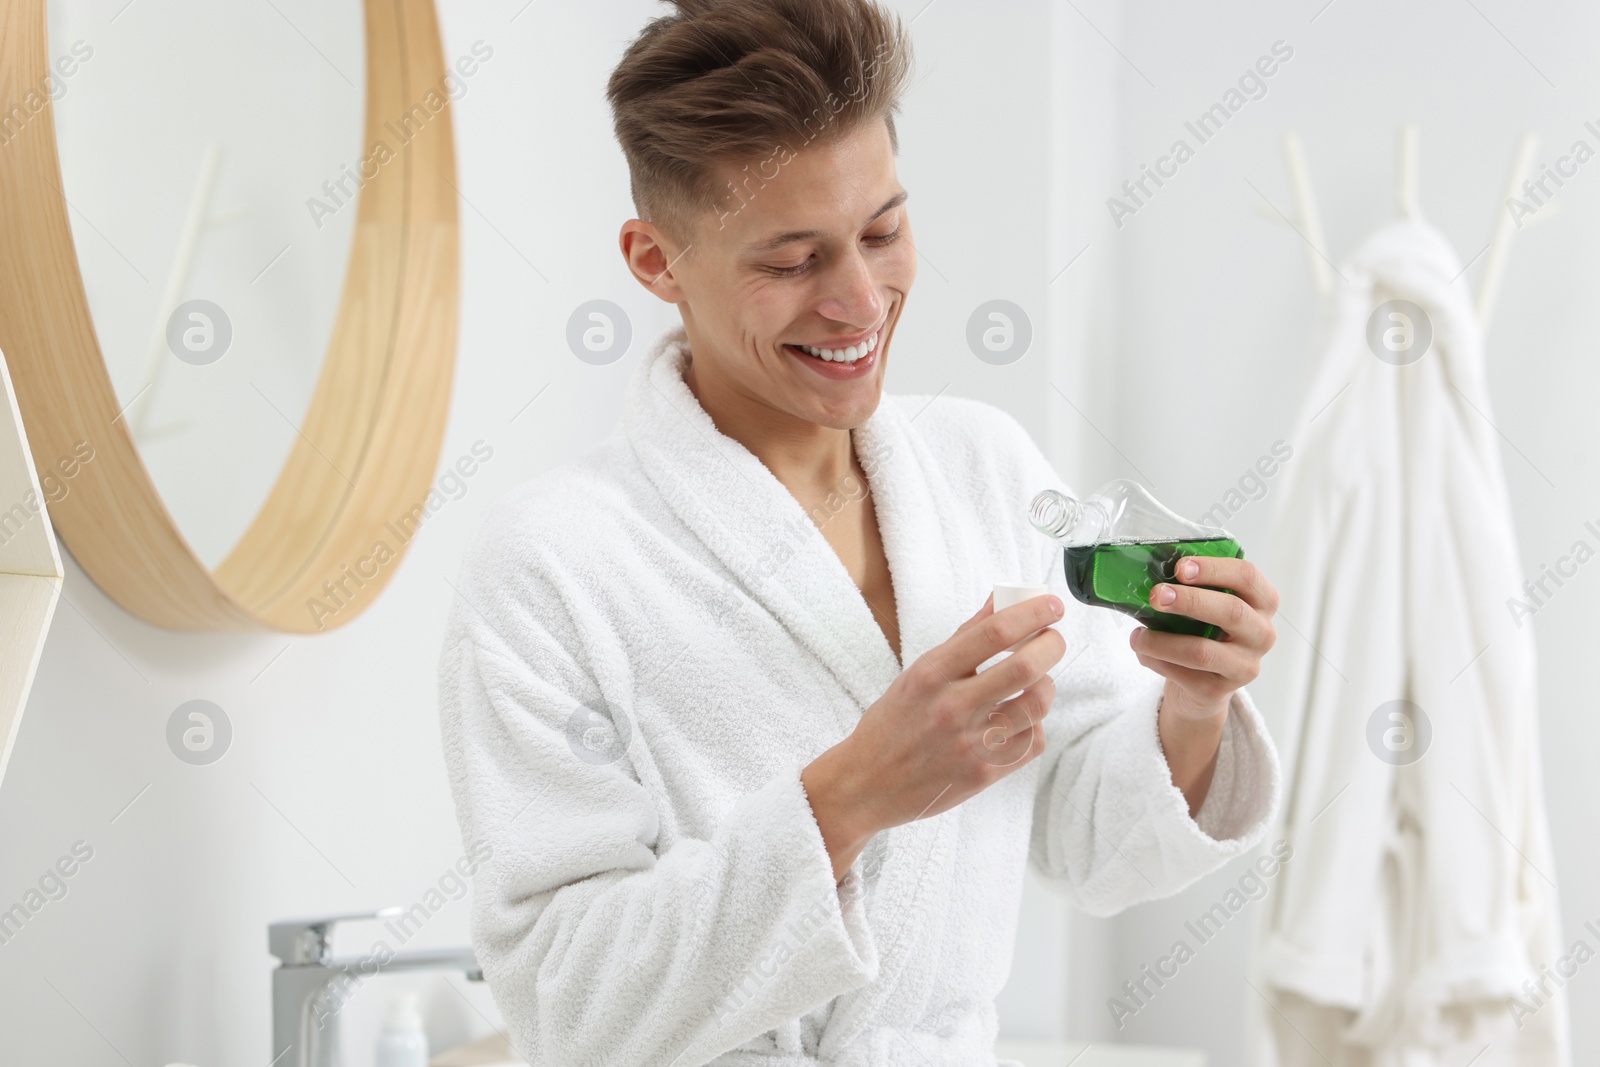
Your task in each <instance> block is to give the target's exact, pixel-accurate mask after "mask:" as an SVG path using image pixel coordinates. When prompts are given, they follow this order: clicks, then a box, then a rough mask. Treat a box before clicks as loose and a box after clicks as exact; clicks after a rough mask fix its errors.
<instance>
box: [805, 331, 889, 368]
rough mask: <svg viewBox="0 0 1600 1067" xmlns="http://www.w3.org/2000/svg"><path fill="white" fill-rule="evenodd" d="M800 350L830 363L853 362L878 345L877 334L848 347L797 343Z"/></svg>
mask: <svg viewBox="0 0 1600 1067" xmlns="http://www.w3.org/2000/svg"><path fill="white" fill-rule="evenodd" d="M796 347H797V348H799V349H800V350H801V351H802V352H808V353H810V354H811V355H813V356H816V357H817V358H818V359H825V360H827V361H828V362H830V363H854V362H855V361H856V360H858V359H860V358H861V357H862V356H865V355H866V354H867V353H869V352H871V351H872V350H873V349H874V348H877V347H878V335H877V334H873V335H872V336H871V337H869V338H867V339H866V340H865V341H863V342H862V343H861V344H859V345H851V346H850V347H849V348H818V347H817V346H815V345H797V346H796Z"/></svg>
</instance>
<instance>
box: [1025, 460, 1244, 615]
mask: <svg viewBox="0 0 1600 1067" xmlns="http://www.w3.org/2000/svg"><path fill="white" fill-rule="evenodd" d="M1028 520H1029V521H1030V522H1032V523H1033V527H1034V529H1036V530H1038V531H1039V532H1040V533H1042V534H1044V535H1046V536H1047V537H1052V538H1054V539H1055V540H1056V541H1057V542H1058V543H1059V544H1060V545H1061V546H1062V548H1063V549H1065V551H1066V563H1065V566H1066V572H1067V588H1068V589H1070V590H1072V595H1073V596H1074V597H1076V598H1077V599H1079V600H1081V601H1083V602H1084V603H1085V604H1089V605H1092V606H1094V607H1099V608H1111V609H1112V610H1113V611H1120V612H1123V613H1124V614H1127V615H1132V616H1133V617H1134V618H1135V619H1138V620H1139V621H1140V622H1142V623H1144V624H1145V625H1146V626H1148V627H1149V628H1150V629H1152V630H1162V631H1166V632H1168V633H1177V634H1194V635H1197V636H1199V637H1209V638H1211V639H1212V640H1218V639H1220V638H1221V637H1223V636H1224V634H1223V630H1222V627H1220V626H1216V625H1214V624H1212V623H1207V622H1201V621H1199V620H1198V619H1191V618H1189V617H1188V616H1187V615H1177V614H1173V613H1172V612H1167V611H1157V610H1156V609H1155V608H1153V607H1151V606H1150V590H1151V589H1152V588H1154V587H1155V585H1156V583H1158V582H1174V581H1176V580H1177V573H1176V571H1175V569H1174V568H1176V567H1177V565H1178V560H1180V559H1182V558H1183V557H1184V556H1229V557H1233V558H1237V559H1242V558H1244V549H1242V548H1240V547H1239V542H1237V541H1235V540H1234V539H1233V536H1232V535H1231V534H1229V533H1228V531H1226V530H1224V529H1221V528H1220V527H1216V526H1202V525H1200V524H1199V523H1194V522H1190V521H1189V520H1188V519H1185V518H1181V517H1179V516H1177V515H1174V514H1173V513H1172V512H1170V511H1168V510H1167V509H1166V508H1164V507H1162V506H1161V505H1160V504H1159V503H1157V502H1156V499H1155V498H1154V497H1152V496H1151V495H1150V494H1149V492H1147V491H1146V490H1145V488H1144V487H1143V486H1142V485H1140V484H1138V483H1137V482H1132V481H1129V480H1128V479H1126V478H1118V479H1115V480H1114V481H1110V482H1107V483H1106V484H1105V485H1103V486H1101V487H1100V489H1099V490H1098V491H1097V492H1095V493H1094V495H1093V496H1090V497H1089V498H1088V499H1086V500H1076V499H1074V498H1072V497H1070V496H1068V495H1066V494H1065V493H1060V492H1057V491H1056V490H1054V489H1046V490H1045V491H1044V492H1042V493H1040V494H1039V495H1038V496H1036V497H1034V498H1033V504H1032V505H1031V506H1030V507H1029V509H1028ZM1202 588H1217V587H1215V586H1210V587H1202ZM1222 592H1225V593H1231V592H1233V590H1231V589H1223V590H1222Z"/></svg>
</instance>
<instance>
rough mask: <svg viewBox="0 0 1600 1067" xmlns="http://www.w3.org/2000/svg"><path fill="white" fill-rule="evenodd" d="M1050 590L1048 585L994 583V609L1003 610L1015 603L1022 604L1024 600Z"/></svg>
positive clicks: (1042, 594)
mask: <svg viewBox="0 0 1600 1067" xmlns="http://www.w3.org/2000/svg"><path fill="white" fill-rule="evenodd" d="M1048 592H1050V587H1049V586H1047V585H1029V584H1025V583H1018V582H996V583H994V610H996V611H1003V610H1004V609H1006V608H1009V607H1011V606H1012V605H1013V604H1020V603H1022V602H1023V601H1024V600H1029V599H1032V598H1033V597H1036V596H1044V595H1045V594H1046V593H1048Z"/></svg>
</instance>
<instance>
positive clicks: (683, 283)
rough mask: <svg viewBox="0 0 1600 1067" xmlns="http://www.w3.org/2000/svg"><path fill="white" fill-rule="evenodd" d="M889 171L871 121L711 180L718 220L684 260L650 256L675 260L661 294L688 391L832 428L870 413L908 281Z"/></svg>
mask: <svg viewBox="0 0 1600 1067" xmlns="http://www.w3.org/2000/svg"><path fill="white" fill-rule="evenodd" d="M785 161H786V162H785ZM894 164H895V161H894V153H893V151H892V149H891V148H890V145H889V132H888V128H887V127H886V126H885V125H884V123H882V122H871V123H865V124H863V125H862V126H861V127H859V128H858V129H857V130H855V131H853V132H851V133H849V134H845V135H843V136H839V137H834V138H829V139H827V140H823V141H815V142H812V143H811V144H810V145H807V146H806V147H803V148H799V149H797V150H796V151H795V152H794V153H793V154H792V155H791V154H790V153H789V152H788V151H787V150H785V151H783V152H780V153H779V154H777V155H775V156H774V157H773V158H772V159H771V160H770V161H766V162H761V161H756V162H752V163H750V164H749V166H748V169H745V165H744V164H743V163H739V164H732V163H730V164H724V165H722V166H721V167H719V168H717V169H716V171H715V175H716V178H717V181H718V183H719V184H718V188H720V189H723V190H725V191H726V192H725V195H724V197H723V200H722V203H721V205H720V208H719V210H718V211H717V212H709V211H708V212H707V213H706V215H705V217H704V218H702V219H699V220H697V221H696V222H695V224H694V228H693V238H692V245H691V247H689V248H688V249H687V251H686V252H685V250H684V249H681V248H672V247H670V246H668V247H665V248H664V249H663V250H664V251H667V252H670V254H671V255H673V256H681V258H680V259H679V260H678V262H676V263H675V264H673V266H672V269H671V274H672V278H673V281H674V282H675V283H676V292H675V293H674V294H673V295H674V296H675V297H676V298H677V302H678V305H679V309H680V311H681V313H682V315H683V319H684V325H685V328H686V330H687V332H688V335H689V341H690V351H691V353H692V363H693V367H694V376H695V379H696V382H697V384H701V383H704V384H706V385H708V386H712V387H714V388H716V389H718V390H719V391H720V392H723V393H726V392H728V391H732V392H734V393H737V394H739V395H742V396H744V397H747V398H749V399H751V400H753V401H755V402H757V403H758V404H762V405H765V406H767V407H771V408H775V409H777V410H779V411H783V412H786V413H788V414H790V415H793V416H795V417H796V418H800V419H803V420H805V421H807V422H811V423H815V424H820V425H824V426H830V427H834V428H836V429H850V428H854V427H856V426H859V425H860V424H861V423H862V422H864V421H865V420H866V418H867V417H868V416H869V415H871V414H872V412H873V411H874V410H875V409H876V408H877V406H878V400H879V397H880V396H881V394H882V391H883V372H884V366H885V363H886V361H887V356H888V349H889V340H890V338H891V336H892V335H893V333H894V327H895V324H896V322H898V321H899V318H900V313H901V311H902V310H903V309H904V306H905V298H906V294H907V293H908V292H909V291H910V289H911V283H912V282H913V281H914V280H915V279H916V275H917V255H916V250H915V249H914V248H913V247H912V243H911V227H910V223H909V221H908V220H907V214H906V208H905V204H904V200H905V190H904V189H902V188H901V186H900V182H899V180H898V179H897V178H896V177H895V165H894ZM724 181H733V182H734V185H735V187H736V188H737V189H738V190H739V192H740V193H741V194H742V196H743V199H742V200H741V198H740V196H738V195H735V194H734V193H733V192H732V191H731V190H728V189H727V186H726V185H723V184H721V183H722V182H724ZM719 216H720V217H719ZM869 345H870V346H871V348H870V349H869V348H868V346H869ZM801 346H812V347H817V348H825V349H830V350H834V351H835V352H837V353H839V354H842V355H844V356H845V359H844V360H837V359H836V360H833V361H829V360H823V359H820V358H818V357H817V356H814V355H810V354H807V353H806V352H805V351H804V348H803V347H801ZM852 347H854V348H855V350H856V355H857V358H856V359H855V361H854V362H849V361H848V357H849V352H848V350H849V349H850V348H852ZM863 352H865V353H866V354H865V355H861V353H863Z"/></svg>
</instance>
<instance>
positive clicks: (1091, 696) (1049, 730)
mask: <svg viewBox="0 0 1600 1067" xmlns="http://www.w3.org/2000/svg"><path fill="white" fill-rule="evenodd" d="M999 414H1000V416H1001V418H1000V422H1001V424H1002V426H1003V427H1004V429H1003V430H1002V431H1001V432H1003V433H1006V434H1009V435H1010V436H1011V437H1013V438H1014V439H1015V444H1014V446H1013V447H1014V450H1015V454H1016V455H1017V456H1018V457H1020V459H1019V461H1018V463H1017V465H1016V469H1017V472H1018V473H1017V475H1016V482H1015V485H1014V487H1013V488H1012V490H1011V495H1012V497H1013V498H1014V499H1016V500H1018V501H1020V507H1019V508H1018V511H1019V513H1020V514H1021V515H1022V518H1021V520H1020V523H1019V535H1018V536H1019V537H1021V538H1022V539H1023V542H1024V546H1023V547H1022V548H1021V550H1020V557H1021V558H1022V559H1024V560H1030V559H1031V560H1036V561H1037V563H1036V564H1035V566H1036V567H1037V570H1036V571H1035V572H1034V573H1036V574H1040V575H1048V577H1046V578H1039V579H1037V580H1039V581H1043V582H1046V583H1047V584H1048V585H1049V588H1050V591H1051V592H1052V593H1054V594H1055V595H1056V596H1059V597H1060V598H1061V599H1062V601H1063V603H1065V604H1066V606H1067V611H1066V615H1065V617H1064V618H1063V619H1062V621H1061V622H1060V623H1057V624H1056V628H1057V629H1059V630H1060V631H1061V633H1062V636H1063V637H1064V638H1066V641H1067V650H1066V653H1065V655H1064V656H1063V658H1062V664H1061V666H1058V667H1057V668H1056V669H1055V672H1054V674H1055V677H1056V699H1055V703H1054V705H1053V706H1052V710H1051V713H1050V714H1049V715H1048V716H1047V717H1046V719H1045V724H1044V729H1045V738H1046V742H1047V743H1046V747H1045V751H1044V754H1043V755H1042V756H1040V757H1038V759H1039V762H1040V764H1041V766H1040V769H1039V779H1038V788H1037V790H1036V792H1035V796H1034V819H1033V833H1032V841H1031V846H1030V853H1029V858H1030V861H1031V863H1032V866H1033V867H1034V869H1035V870H1036V871H1037V872H1038V873H1039V874H1040V875H1042V876H1043V877H1044V879H1045V880H1046V883H1047V884H1048V885H1049V886H1050V887H1051V888H1052V889H1054V890H1056V891H1057V892H1058V893H1060V894H1061V895H1062V896H1064V897H1066V898H1067V899H1069V900H1071V901H1073V902H1074V903H1075V904H1077V905H1078V906H1079V907H1081V908H1083V909H1084V910H1085V911H1087V912H1089V913H1090V914H1093V915H1102V916H1104V915H1111V914H1114V913H1116V912H1118V911H1121V910H1122V909H1124V908H1126V907H1128V906H1130V905H1132V904H1138V903H1141V902H1143V901H1147V900H1153V899H1156V898H1159V897H1165V896H1170V895H1172V894H1173V893H1176V892H1178V891H1180V890H1181V889H1183V888H1184V887H1185V886H1188V885H1189V884H1191V883H1192V882H1194V881H1196V880H1197V879H1199V878H1200V877H1202V876H1203V875H1205V874H1207V873H1209V872H1211V871H1213V870H1215V869H1216V868H1218V867H1220V866H1221V865H1222V864H1223V863H1225V862H1227V861H1228V860H1229V859H1232V858H1233V857H1235V856H1238V855H1240V854H1242V853H1245V852H1247V851H1249V850H1250V849H1251V848H1253V847H1255V845H1256V844H1257V843H1258V842H1259V841H1260V840H1261V838H1262V836H1263V835H1264V834H1265V833H1266V831H1267V827H1268V826H1269V825H1270V822H1271V819H1272V817H1273V814H1274V812H1275V811H1276V809H1277V805H1278V800H1279V793H1280V778H1281V773H1280V769H1279V764H1278V755H1277V750H1276V748H1275V747H1274V746H1273V744H1272V740H1271V736H1270V735H1269V734H1268V732H1267V728H1266V724H1265V722H1264V721H1263V719H1262V716H1261V714H1260V712H1259V711H1258V710H1257V709H1256V706H1255V702H1254V701H1253V700H1252V699H1251V697H1250V694H1249V693H1248V691H1247V690H1245V689H1239V690H1237V691H1236V692H1235V693H1234V696H1233V700H1232V702H1231V704H1230V705H1229V708H1228V719H1227V724H1226V725H1225V726H1224V728H1223V734H1222V742H1221V747H1220V750H1219V751H1218V754H1217V765H1216V769H1215V772H1214V773H1213V776H1212V781H1211V786H1210V789H1209V791H1208V792H1207V793H1206V799H1205V802H1204V803H1203V804H1202V805H1201V807H1200V810H1199V811H1198V812H1197V813H1196V815H1195V817H1193V818H1191V817H1190V815H1189V804H1188V801H1187V800H1185V799H1184V796H1183V792H1182V791H1181V790H1180V789H1179V788H1178V787H1177V786H1176V785H1174V784H1173V782H1172V770H1171V768H1170V767H1169V766H1168V765H1167V759H1166V755H1165V753H1164V752H1163V750H1162V747H1161V739H1160V736H1159V734H1158V733H1157V716H1158V711H1159V708H1160V704H1161V694H1162V691H1163V689H1164V687H1165V684H1166V679H1165V678H1163V677H1162V676H1161V675H1159V674H1157V673H1155V672H1154V671H1152V670H1149V669H1148V668H1146V667H1145V666H1144V665H1143V664H1141V663H1140V662H1139V660H1138V657H1137V656H1136V655H1135V654H1134V652H1133V649H1132V648H1131V647H1130V646H1129V644H1128V636H1129V634H1130V633H1132V632H1133V630H1134V629H1135V628H1136V627H1137V626H1139V625H1140V624H1139V623H1137V622H1135V621H1134V620H1133V619H1132V618H1130V617H1129V616H1127V615H1123V614H1122V613H1120V612H1115V611H1111V610H1109V609H1106V608H1095V607H1090V606H1089V605H1086V604H1082V603H1081V602H1079V601H1078V600H1076V599H1075V598H1074V597H1073V596H1072V594H1071V592H1070V591H1069V590H1068V589H1067V584H1066V572H1065V568H1064V566H1063V560H1062V552H1061V548H1060V546H1059V545H1057V544H1056V542H1055V541H1053V540H1051V539H1050V538H1048V537H1045V536H1044V535H1042V534H1040V533H1039V532H1038V531H1036V530H1034V529H1033V528H1032V527H1031V526H1030V525H1029V524H1028V522H1027V519H1026V510H1027V505H1028V503H1029V502H1031V501H1032V499H1033V497H1034V495H1035V494H1037V493H1038V492H1039V491H1040V490H1043V489H1047V488H1050V489H1058V490H1060V491H1062V492H1065V493H1069V494H1071V495H1074V496H1076V495H1077V494H1076V493H1073V491H1072V489H1071V488H1069V487H1068V486H1067V485H1066V483H1065V482H1064V481H1063V480H1062V478H1061V477H1060V475H1058V474H1057V473H1056V471H1055V469H1054V467H1053V466H1052V465H1051V464H1050V462H1049V460H1048V459H1046V458H1045V456H1044V454H1043V453H1042V452H1041V451H1040V450H1039V447H1038V446H1037V445H1036V444H1034V442H1033V439H1032V437H1030V436H1029V435H1028V433H1027V431H1026V430H1024V429H1023V428H1022V425H1021V424H1020V423H1018V422H1017V421H1016V419H1014V418H1013V417H1011V416H1010V415H1009V414H1006V413H1004V412H1000V413H999Z"/></svg>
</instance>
